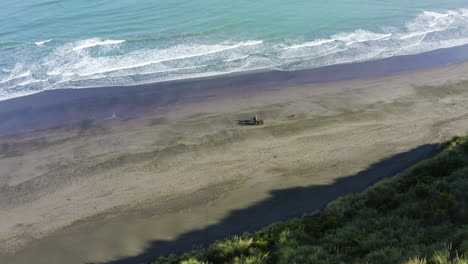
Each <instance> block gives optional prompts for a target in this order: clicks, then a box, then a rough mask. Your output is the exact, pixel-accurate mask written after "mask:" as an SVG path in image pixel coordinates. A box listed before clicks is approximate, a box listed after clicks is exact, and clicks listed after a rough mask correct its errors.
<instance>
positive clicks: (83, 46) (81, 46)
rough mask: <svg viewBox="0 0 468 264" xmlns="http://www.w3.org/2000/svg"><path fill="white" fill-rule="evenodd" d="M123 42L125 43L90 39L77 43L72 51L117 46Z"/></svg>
mask: <svg viewBox="0 0 468 264" xmlns="http://www.w3.org/2000/svg"><path fill="white" fill-rule="evenodd" d="M123 42H125V40H113V39H107V40H102V39H99V38H92V39H86V40H81V41H78V42H77V43H76V44H75V46H74V47H73V50H74V51H77V50H82V49H87V48H91V47H96V46H104V45H117V44H121V43H123Z"/></svg>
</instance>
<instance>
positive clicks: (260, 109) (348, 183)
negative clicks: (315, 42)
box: [0, 62, 468, 264]
mask: <svg viewBox="0 0 468 264" xmlns="http://www.w3.org/2000/svg"><path fill="white" fill-rule="evenodd" d="M467 72H468V63H466V62H463V63H458V64H451V65H448V66H443V67H438V68H432V69H426V70H422V71H418V72H411V73H402V74H399V75H392V76H387V77H379V78H368V79H360V80H351V81H342V82H333V83H320V82H318V83H313V84H309V83H308V81H307V80H306V79H307V78H308V77H307V78H306V77H305V76H303V77H304V78H305V79H301V78H302V77H301V78H300V76H302V75H300V76H299V77H298V76H295V74H298V73H285V74H290V75H291V78H290V79H289V80H288V79H287V78H285V76H280V77H277V78H278V81H276V80H275V79H271V78H273V76H274V75H272V74H271V73H270V74H268V75H263V76H268V78H270V79H268V78H267V77H265V78H266V79H267V81H265V79H263V80H264V81H265V82H259V80H258V79H257V78H259V76H260V75H253V76H256V77H247V78H246V77H239V78H238V79H236V78H233V79H230V80H232V82H233V83H232V85H228V83H226V82H228V81H229V79H223V81H222V82H223V84H224V86H222V87H221V88H223V89H224V88H225V90H223V89H221V90H223V91H224V92H223V93H222V94H219V93H217V94H213V93H212V92H213V91H214V89H215V85H214V84H215V83H217V82H220V80H219V79H218V80H213V81H212V82H213V83H214V84H213V85H214V86H213V90H210V89H209V87H202V85H201V84H203V83H205V82H200V83H201V84H199V86H197V85H195V84H196V82H194V83H192V84H193V85H194V86H195V89H197V87H200V88H199V89H200V91H204V92H203V93H199V94H195V93H190V94H186V95H184V94H177V93H176V92H175V91H182V89H180V90H177V89H176V90H174V91H172V92H169V91H168V93H167V94H169V95H170V94H171V93H174V95H173V96H172V95H171V96H167V97H164V99H161V97H159V96H155V95H154V94H155V93H156V92H154V91H153V90H151V89H150V88H148V87H142V88H139V89H143V90H141V91H147V92H148V93H149V94H150V95H151V94H152V96H149V95H148V94H147V95H148V96H145V93H142V94H140V95H138V96H136V95H135V96H134V97H133V98H134V99H135V100H134V101H133V105H134V107H133V108H131V107H129V106H130V105H132V104H123V103H122V104H119V99H118V100H117V101H116V102H114V104H110V105H111V106H112V107H109V105H102V107H103V109H105V111H106V112H104V111H101V109H100V108H99V105H98V106H95V104H94V103H93V101H89V100H91V99H89V98H90V97H87V96H85V95H83V97H82V98H84V99H83V101H80V100H78V99H77V102H79V103H77V104H74V106H73V107H69V106H68V105H69V104H66V103H60V104H56V105H55V106H57V108H55V106H51V107H49V108H47V107H45V106H46V103H44V104H43V107H39V106H36V107H38V110H37V111H39V112H40V113H42V114H44V115H46V114H49V115H50V116H53V115H55V114H57V113H59V112H60V111H62V112H63V116H67V115H68V114H69V116H73V117H74V118H75V117H76V122H72V123H69V122H68V121H70V119H67V118H64V119H63V120H65V121H67V122H65V123H68V124H66V125H61V126H58V127H52V128H50V127H49V128H47V129H43V130H40V131H29V132H23V133H15V134H11V133H10V135H7V136H3V137H1V138H0V147H1V149H0V167H1V168H2V170H1V171H0V210H1V213H0V252H1V253H0V263H30V262H31V260H34V263H49V264H53V263H138V262H139V261H146V260H148V259H151V258H152V257H154V256H157V255H160V254H167V253H168V252H171V251H172V250H185V249H187V248H191V247H192V246H193V245H194V244H195V245H199V244H200V243H206V242H209V241H211V240H212V239H215V238H220V237H224V236H226V235H231V234H238V233H239V232H242V231H244V230H254V229H256V228H259V227H260V226H263V225H266V224H268V223H271V222H274V221H277V220H280V219H285V218H287V217H291V216H298V215H301V214H302V213H304V212H310V211H312V210H315V209H317V208H320V207H321V206H323V205H324V204H326V203H327V202H328V201H330V200H332V199H335V198H336V197H339V196H340V195H344V194H347V193H351V192H356V191H359V190H361V189H362V188H364V187H366V186H368V185H369V184H371V183H373V182H375V181H377V180H379V179H381V178H383V177H388V176H390V175H392V174H393V173H395V172H397V171H400V170H402V169H404V168H406V167H408V166H410V165H411V164H414V163H415V162H417V161H418V160H421V159H423V158H425V157H428V156H430V155H431V154H433V153H434V151H435V150H436V149H437V146H436V145H434V143H437V142H440V141H442V140H446V139H449V138H450V137H452V136H453V135H456V134H466V133H467V132H468V104H467V103H466V102H467V100H468V82H466V80H468V75H467V74H466V73H467ZM337 74H338V73H337ZM335 77H336V75H335ZM344 79H346V78H344ZM285 82H286V83H285ZM272 83H277V84H276V85H271V86H270V84H272ZM278 83H279V84H278ZM205 84H206V83H205ZM255 84H258V85H257V86H255ZM181 85H182V84H181ZM184 85H187V84H184ZM278 85H285V87H287V88H284V89H281V87H279V86H278ZM253 87H257V88H258V89H253ZM102 91H103V97H105V95H106V94H108V90H104V89H103V90H102ZM123 91H124V90H122V93H119V94H121V95H120V96H121V98H124V95H125V93H124V92H123ZM127 91H128V90H127ZM89 92H90V93H92V91H91V90H90V91H89ZM93 92H96V91H93ZM58 93H61V92H57V93H56V94H58ZM63 93H65V94H68V95H70V93H73V92H70V91H67V92H63ZM80 94H83V93H80ZM129 94H132V93H131V92H128V93H127V95H129ZM37 96H38V97H36V98H39V97H41V96H44V95H37ZM31 98H34V97H28V98H23V99H17V103H16V104H15V103H14V102H13V103H11V101H10V102H9V103H5V104H3V105H0V109H3V112H2V113H7V112H9V113H13V112H15V111H19V112H18V115H20V111H21V110H20V109H23V111H24V112H22V113H21V115H23V116H22V118H24V116H25V113H26V116H28V115H30V114H31V113H34V112H35V111H34V110H32V109H29V110H24V108H19V106H18V105H21V102H22V103H24V104H25V105H27V101H28V100H33V99H31ZM64 98H66V96H64ZM149 98H160V99H161V101H159V103H154V104H153V102H152V101H151V102H148V103H147V104H146V105H145V104H144V103H142V102H144V100H149ZM181 98H182V99H181ZM49 100H53V98H52V99H49ZM65 101H66V100H65ZM149 101H150V100H149ZM61 102H63V101H61ZM86 102H87V103H86ZM127 102H128V101H127ZM39 105H40V104H39ZM78 105H80V107H81V108H80V107H78ZM113 106H115V107H117V108H113ZM2 107H3V108H2ZM61 107H62V108H61ZM63 107H65V108H63ZM89 107H91V110H93V111H96V112H98V113H99V115H102V116H99V117H96V118H94V119H96V120H94V121H93V120H86V119H87V118H83V117H86V114H82V113H90V112H91V111H90V109H89ZM92 107H94V108H92ZM118 107H125V109H133V110H134V112H133V113H138V114H137V115H134V116H133V118H129V117H130V116H127V117H123V116H119V113H118V112H117V115H116V116H114V117H113V118H107V117H112V115H111V113H113V112H114V111H116V110H118V109H119V108H118ZM5 109H8V111H7V110H5ZM60 109H61V110H60ZM64 109H66V111H64ZM47 111H49V112H47ZM140 111H141V112H140ZM142 112H145V114H141V113H142ZM254 113H258V114H259V115H260V116H262V117H263V118H264V119H265V122H266V123H265V125H264V126H242V125H239V124H238V121H242V120H245V119H248V118H250V117H251V116H252V115H253V114H254ZM109 114H110V115H109ZM57 115H58V114H57ZM81 115H82V116H81ZM18 118H19V117H18ZM104 119H107V120H104ZM18 120H19V119H18ZM43 120H45V119H43ZM51 120H52V121H50V122H51V123H48V124H52V123H53V122H55V121H56V120H53V118H51ZM8 122H11V123H8ZM8 122H4V123H3V124H8V126H4V127H8V129H7V128H5V131H7V130H9V131H10V132H11V131H13V130H15V129H27V128H28V127H25V126H23V127H21V126H20V125H15V124H19V121H14V120H12V119H10V121H8ZM34 122H36V121H34ZM34 122H30V123H28V122H26V123H27V124H29V125H30V127H29V128H33V127H34ZM65 123H64V124H65ZM59 124H60V123H55V124H54V125H59ZM22 125H24V124H22ZM34 128H37V127H34ZM15 131H17V130H15ZM7 134H8V133H7Z"/></svg>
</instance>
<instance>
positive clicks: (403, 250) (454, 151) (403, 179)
mask: <svg viewBox="0 0 468 264" xmlns="http://www.w3.org/2000/svg"><path fill="white" fill-rule="evenodd" d="M311 199H313V198H312V197H311ZM152 263H153V264H159V263H185V264H189V263H190V264H196V263H252V264H253V263H379V264H380V263H381V264H384V263H405V264H416V263H418V264H423V263H428V264H429V263H437V264H444V263H457V264H458V263H468V137H456V138H454V139H453V140H452V141H450V142H448V143H446V144H444V150H443V151H442V152H441V153H439V154H438V155H437V156H436V157H434V158H432V159H430V160H426V161H424V162H422V163H420V164H418V165H417V166H414V167H413V168H411V169H409V170H407V171H405V172H404V173H401V174H399V175H396V176H395V177H393V178H390V179H386V180H383V181H381V182H379V183H378V184H375V185H374V186H372V187H370V188H368V189H367V190H366V191H364V192H362V193H359V194H354V195H348V196H345V197H342V198H339V199H337V200H335V201H334V202H332V203H330V204H329V205H328V206H327V207H326V208H324V209H323V210H321V211H318V212H315V213H313V214H309V215H305V216H303V217H302V218H300V219H292V220H289V221H286V222H280V223H276V224H273V225H271V226H269V227H266V228H264V229H262V230H260V231H258V232H256V233H252V234H251V233H246V234H244V235H242V236H240V237H233V238H229V239H226V240H223V241H217V242H215V243H213V244H212V245H210V246H209V247H207V248H205V249H201V250H194V251H191V252H187V253H184V254H182V255H175V254H173V255H170V256H167V257H161V258H159V259H157V260H155V261H154V262H152Z"/></svg>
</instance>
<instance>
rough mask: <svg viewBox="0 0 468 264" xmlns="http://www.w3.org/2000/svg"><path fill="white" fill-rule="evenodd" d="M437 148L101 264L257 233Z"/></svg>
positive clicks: (283, 194)
mask: <svg viewBox="0 0 468 264" xmlns="http://www.w3.org/2000/svg"><path fill="white" fill-rule="evenodd" d="M438 149H439V145H438V144H427V145H422V146H419V147H417V148H415V149H412V150H410V151H407V152H403V153H399V154H396V155H394V156H391V157H389V158H386V159H384V160H382V161H379V162H377V163H375V164H373V165H371V166H370V167H369V168H368V169H366V170H364V171H361V172H359V173H357V174H355V175H352V176H348V177H344V178H340V179H338V180H336V181H335V182H333V183H332V184H329V185H313V186H308V187H297V188H290V189H284V190H275V191H272V192H271V197H270V198H268V199H266V200H263V201H261V202H259V203H257V204H254V205H252V206H250V207H248V208H245V209H240V210H235V211H232V212H231V213H230V214H229V215H228V216H226V217H225V218H224V219H222V220H221V221H220V222H218V223H216V224H213V225H210V226H208V227H206V228H204V229H201V230H193V231H191V232H188V233H185V234H183V235H181V236H179V237H177V238H176V239H175V240H169V241H168V240H156V241H151V242H149V243H148V245H147V248H146V250H144V252H142V253H141V254H139V255H137V256H131V257H125V258H122V259H118V260H114V261H109V262H105V263H101V264H127V263H132V264H136V263H148V262H150V261H151V260H154V259H155V258H157V257H158V256H164V255H168V254H170V253H180V252H183V251H187V250H190V249H192V248H194V246H196V247H200V246H201V245H208V244H210V243H211V242H213V241H214V240H217V239H223V238H226V237H228V236H232V235H240V234H242V233H244V232H247V231H255V230H258V229H260V228H262V227H264V226H267V225H269V224H272V223H274V222H277V221H282V220H286V219H290V218H293V217H300V216H302V215H303V214H304V213H310V212H313V211H315V210H317V209H320V208H323V207H324V206H325V205H326V204H327V203H328V202H330V201H332V200H334V199H336V198H338V197H340V196H343V195H346V194H350V193H356V192H359V191H362V190H363V189H364V188H366V187H368V186H369V185H371V184H373V183H375V182H376V181H378V180H381V179H383V178H386V177H390V176H393V175H395V174H396V173H398V172H401V171H403V170H405V169H407V168H409V167H410V166H412V165H414V164H415V163H417V162H419V161H421V160H423V159H426V158H428V157H431V156H433V155H434V154H435V153H437V151H438ZM187 221H190V220H189V219H188V220H187ZM89 264H90V263H89Z"/></svg>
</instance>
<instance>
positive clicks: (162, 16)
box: [0, 0, 468, 100]
mask: <svg viewBox="0 0 468 264" xmlns="http://www.w3.org/2000/svg"><path fill="white" fill-rule="evenodd" d="M1 3H2V8H0V100H3V99H7V98H13V97H17V96H21V95H26V94H31V93H36V92H39V91H42V90H47V89H57V88H84V87H99V86H120V85H134V84H142V83H151V82H161V81H168V80H179V79H188V78H196V77H204V76H215V75H220V74H229V73H238V72H245V71H251V70H284V71H291V70H298V69H311V68H316V67H321V66H326V65H333V64H340V63H350V62H359V61H366V60H375V59H380V58H386V57H391V56H398V55H407V54H416V53H421V52H425V51H430V50H435V49H439V48H447V47H454V46H459V45H465V44H468V9H465V8H468V1H466V0H424V1H422V0H413V1H409V0H328V1H319V0H290V1H285V0H283V1H279V0H256V1H250V0H249V1H246V0H236V1H225V0H198V1H193V0H191V1H189V0H153V1H150V0H138V1H136V0H112V1H111V0H55V1H53V0H52V1H51V0H24V1H18V0H2V1H1Z"/></svg>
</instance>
